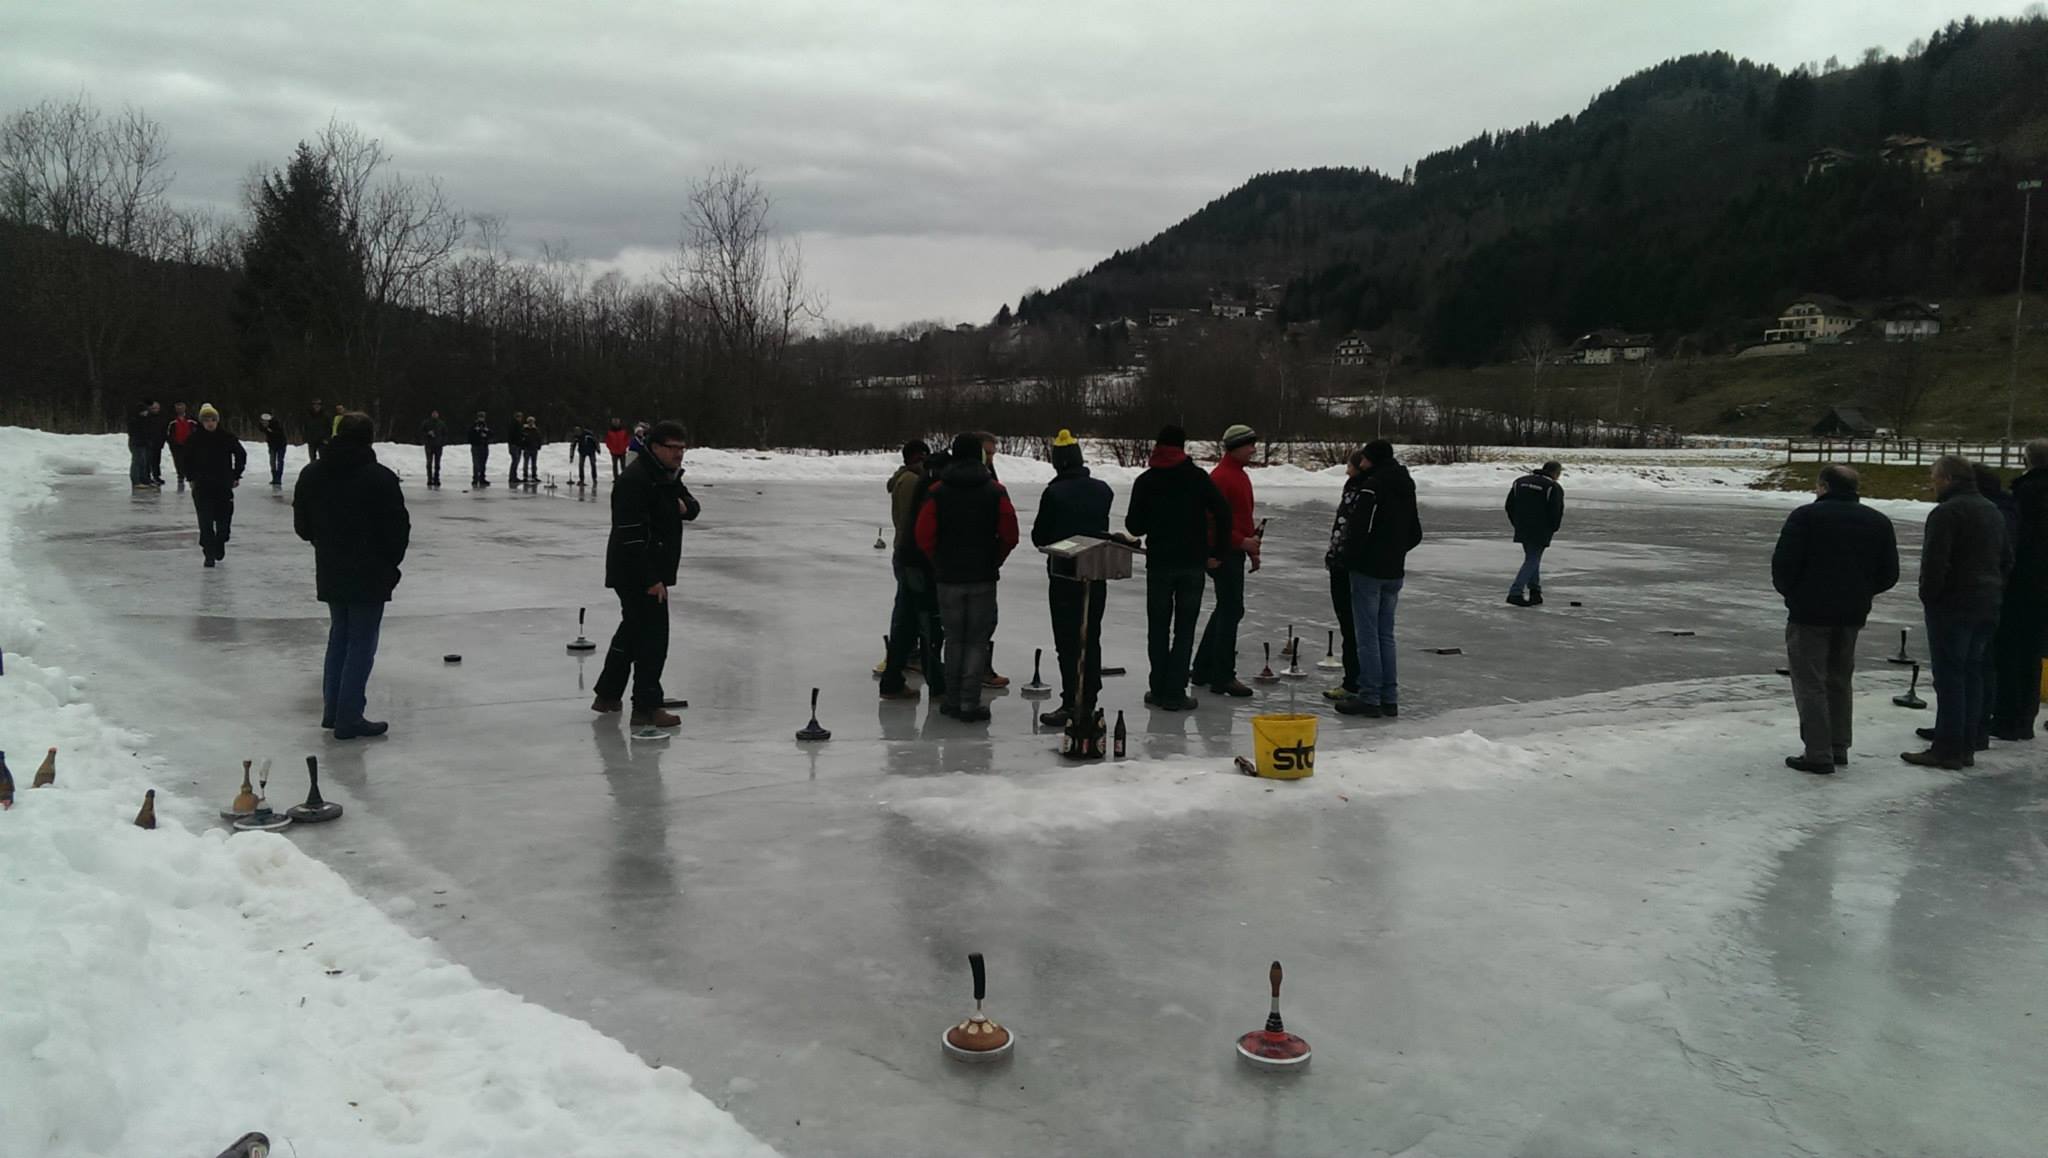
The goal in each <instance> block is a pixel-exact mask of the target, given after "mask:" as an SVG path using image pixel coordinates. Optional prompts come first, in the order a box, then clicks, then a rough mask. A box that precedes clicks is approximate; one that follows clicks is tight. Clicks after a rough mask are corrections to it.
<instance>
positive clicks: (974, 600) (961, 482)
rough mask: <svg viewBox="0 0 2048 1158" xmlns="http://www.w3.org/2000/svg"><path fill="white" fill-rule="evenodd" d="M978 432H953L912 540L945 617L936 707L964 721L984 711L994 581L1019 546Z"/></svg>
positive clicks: (1013, 518)
mask: <svg viewBox="0 0 2048 1158" xmlns="http://www.w3.org/2000/svg"><path fill="white" fill-rule="evenodd" d="M986 457H987V455H986V452H984V451H983V450H982V443H981V438H980V436H979V435H976V434H962V435H960V436H958V437H956V438H954V439H953V460H952V462H951V463H949V464H948V465H947V467H946V469H945V473H943V474H941V475H940V476H939V478H938V481H937V482H934V483H933V484H932V485H931V487H930V489H929V490H928V491H927V492H926V494H925V499H924V503H923V504H922V505H921V506H920V507H919V509H918V512H917V546H918V549H919V550H921V551H923V552H924V554H925V557H926V558H927V559H930V560H931V563H932V574H933V576H934V577H935V578H936V579H937V580H938V589H939V592H938V594H939V617H940V618H941V619H942V620H944V621H945V625H946V692H945V696H944V698H943V699H942V700H941V701H940V704H939V712H940V713H941V714H942V715H948V716H953V717H956V718H958V719H959V720H961V721H963V722H966V723H980V722H982V721H984V720H987V719H988V718H989V710H988V708H987V707H985V706H984V705H983V704H982V702H981V688H982V685H983V683H984V682H985V681H986V680H987V678H988V675H989V658H988V657H989V640H990V639H992V638H993V637H994V636H995V631H996V585H997V582H998V580H1000V579H1001V578H1002V570H1003V561H1004V560H1006V559H1008V558H1009V557H1010V552H1011V551H1013V550H1015V549H1016V547H1017V509H1016V508H1015V507H1013V506H1011V505H1010V494H1009V492H1008V491H1006V490H1004V489H1003V484H1001V483H999V482H997V481H996V479H995V476H994V475H993V474H990V473H989V469H988V467H987V465H986V464H985V461H984V460H985V459H986Z"/></svg>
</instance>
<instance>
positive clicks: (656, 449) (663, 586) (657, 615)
mask: <svg viewBox="0 0 2048 1158" xmlns="http://www.w3.org/2000/svg"><path fill="white" fill-rule="evenodd" d="M688 445H689V444H688V441H687V438H686V436H685V434H684V432H683V426H682V423H680V422H669V421H663V422H657V423H655V424H654V426H653V427H652V428H651V429H650V430H649V431H648V432H647V453H646V454H643V455H641V456H640V457H639V458H636V459H634V460H633V465H631V466H629V467H627V468H626V470H625V471H624V473H622V474H620V475H619V477H618V481H617V482H615V483H614V484H613V485H612V531H611V538H610V540H609V541H608V542H607V543H606V544H605V553H604V585H605V586H606V587H609V588H611V589H612V590H613V591H614V592H616V593H617V594H618V597H619V629H618V630H617V631H616V632H614V633H612V642H611V647H610V649H609V650H607V651H606V652H605V656H604V671H603V672H602V673H601V674H599V675H598V677H597V689H596V691H597V695H596V698H594V699H592V700H591V701H590V710H591V711H593V712H602V713H610V712H616V711H619V710H620V709H621V708H622V707H624V706H625V703H624V701H625V696H626V681H627V678H628V677H629V676H630V677H631V679H632V684H633V713H632V717H631V721H632V725H633V726H634V727H636V728H673V727H676V726H677V725H679V724H681V723H682V722H683V721H682V719H681V717H679V716H676V715H675V714H673V713H671V712H669V711H667V710H665V709H663V708H662V706H661V701H662V691H661V672H662V668H663V667H664V666H665V665H666V664H667V663H668V593H669V589H670V588H672V587H674V586H675V583H676V570H677V568H678V567H679V566H680V565H681V561H682V554H683V524H684V523H687V522H692V521H695V519H696V518H697V515H698V514H699V513H700V512H701V511H702V510H703V508H702V507H701V506H699V504H698V502H697V500H696V498H695V497H694V496H693V495H691V494H690V488H688V487H686V486H684V485H683V482H682V479H681V477H680V475H681V472H682V465H683V451H684V449H685V448H686V447H687V446H688Z"/></svg>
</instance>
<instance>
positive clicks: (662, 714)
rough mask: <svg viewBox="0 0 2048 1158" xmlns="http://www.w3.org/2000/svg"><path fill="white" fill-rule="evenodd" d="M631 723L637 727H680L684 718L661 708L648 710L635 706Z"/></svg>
mask: <svg viewBox="0 0 2048 1158" xmlns="http://www.w3.org/2000/svg"><path fill="white" fill-rule="evenodd" d="M631 723H632V725H633V726H634V727H636V728H679V727H681V726H682V724H683V718H682V717H681V716H678V715H676V714H675V713H674V712H667V711H663V710H662V709H660V708H655V709H654V710H652V711H647V712H643V711H640V710H639V709H638V708H635V709H634V710H633V716H632V720H631Z"/></svg>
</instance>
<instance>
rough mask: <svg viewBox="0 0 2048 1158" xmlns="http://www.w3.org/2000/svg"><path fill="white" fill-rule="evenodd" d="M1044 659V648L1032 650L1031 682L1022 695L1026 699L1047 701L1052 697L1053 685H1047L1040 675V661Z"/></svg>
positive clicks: (1026, 685)
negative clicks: (1047, 698)
mask: <svg viewBox="0 0 2048 1158" xmlns="http://www.w3.org/2000/svg"><path fill="white" fill-rule="evenodd" d="M1044 658H1045V649H1044V648H1042V647H1038V648H1033V649H1032V650H1031V682H1030V683H1028V684H1025V685H1024V691H1023V693H1022V694H1023V696H1024V698H1025V699H1027V700H1042V699H1045V698H1046V697H1047V696H1050V695H1052V687H1051V685H1049V684H1047V683H1046V682H1045V681H1044V680H1043V679H1041V678H1039V675H1038V665H1039V661H1040V660H1042V659H1044Z"/></svg>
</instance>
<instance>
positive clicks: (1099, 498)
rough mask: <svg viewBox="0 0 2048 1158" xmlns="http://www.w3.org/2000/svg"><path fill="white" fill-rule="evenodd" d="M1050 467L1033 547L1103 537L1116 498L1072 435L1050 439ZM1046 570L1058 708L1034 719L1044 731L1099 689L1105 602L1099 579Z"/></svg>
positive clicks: (1049, 560)
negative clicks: (1096, 475)
mask: <svg viewBox="0 0 2048 1158" xmlns="http://www.w3.org/2000/svg"><path fill="white" fill-rule="evenodd" d="M1052 467H1053V469H1054V470H1055V471H1057V472H1059V473H1058V474H1057V475H1055V476H1054V478H1053V480H1052V482H1050V483H1048V484H1046V487H1045V494H1044V495H1042V496H1040V498H1039V500H1038V517H1037V518H1036V519H1034V520H1033V521H1032V523H1031V543H1032V545H1033V546H1037V547H1044V546H1046V545H1048V544H1051V543H1057V542H1059V541H1060V540H1061V539H1071V538H1073V537H1074V536H1075V535H1106V534H1108V533H1109V507H1110V504H1111V503H1112V502H1114V501H1115V498H1116V496H1115V495H1113V494H1111V493H1110V489H1109V484H1108V483H1106V482H1103V481H1102V480H1101V479H1099V478H1092V477H1090V476H1089V473H1088V467H1087V465H1086V464H1085V463H1083V462H1082V461H1081V444H1080V443H1079V442H1078V441H1076V440H1075V438H1074V435H1073V433H1072V432H1071V431H1066V430H1062V431H1060V432H1059V435H1058V437H1056V438H1054V439H1053V440H1052ZM1045 571H1046V576H1047V582H1048V583H1049V586H1048V587H1047V588H1046V601H1047V603H1048V604H1049V605H1050V607H1051V609H1052V640H1053V647H1054V649H1055V650H1056V651H1057V652H1058V653H1059V661H1060V706H1059V707H1058V708H1055V709H1054V710H1052V711H1050V712H1046V713H1044V714H1042V715H1040V716H1039V717H1038V720H1039V722H1040V723H1042V724H1045V725H1046V726H1048V727H1054V728H1064V727H1066V726H1067V724H1068V723H1070V722H1071V721H1072V720H1073V718H1074V716H1075V714H1076V713H1078V712H1079V711H1080V710H1081V706H1082V705H1083V704H1085V703H1091V702H1093V701H1094V699H1095V697H1096V694H1097V693H1099V692H1100V691H1101V690H1102V607H1103V604H1104V603H1105V602H1107V601H1108V598H1109V584H1107V583H1105V582H1103V581H1101V580H1099V579H1098V580H1096V581H1094V582H1092V583H1087V584H1083V583H1079V582H1076V581H1075V580H1074V578H1073V573H1074V563H1073V560H1071V559H1055V558H1053V557H1051V556H1047V557H1046V560H1045ZM1084 608H1085V609H1086V610H1087V615H1088V621H1087V628H1088V647H1087V654H1086V655H1085V656H1084V655H1082V654H1081V651H1082V648H1081V627H1082V622H1081V614H1082V610H1083V609H1084Z"/></svg>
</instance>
